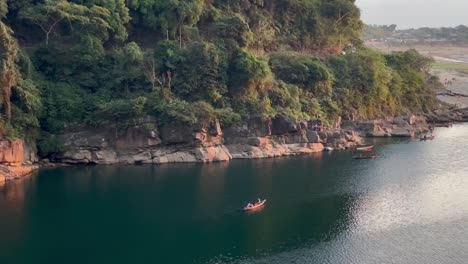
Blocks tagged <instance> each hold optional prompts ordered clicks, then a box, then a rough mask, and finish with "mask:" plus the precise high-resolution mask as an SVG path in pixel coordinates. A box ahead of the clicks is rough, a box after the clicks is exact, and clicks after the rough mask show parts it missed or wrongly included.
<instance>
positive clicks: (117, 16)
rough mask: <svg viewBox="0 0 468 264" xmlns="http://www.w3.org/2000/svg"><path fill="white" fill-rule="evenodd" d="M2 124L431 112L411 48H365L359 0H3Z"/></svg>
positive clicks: (36, 130)
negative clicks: (356, 0) (399, 50)
mask: <svg viewBox="0 0 468 264" xmlns="http://www.w3.org/2000/svg"><path fill="white" fill-rule="evenodd" d="M0 18H1V22H0V38H1V41H0V51H1V53H0V87H1V89H2V97H1V99H2V100H1V109H2V119H1V121H0V122H1V126H0V127H1V128H2V131H0V132H1V134H3V135H7V136H10V137H27V138H30V139H31V138H32V139H38V138H39V139H40V138H42V139H44V138H45V137H47V135H52V134H58V133H62V132H65V131H69V130H73V129H77V128H81V127H83V126H104V125H118V126H119V127H122V128H125V126H128V125H131V124H135V123H138V122H139V120H141V119H142V118H144V117H146V116H153V117H155V118H156V119H157V120H158V121H159V122H160V124H164V123H167V122H174V121H178V122H185V123H190V124H196V123H203V122H210V121H211V120H213V119H214V118H218V119H219V120H221V122H222V125H224V126H227V125H229V124H230V123H232V122H236V121H237V120H240V119H242V118H249V117H252V116H261V117H262V118H268V117H272V116H274V115H276V114H277V113H284V114H286V115H288V116H290V117H292V118H295V119H296V120H299V119H312V118H316V117H317V116H318V115H321V116H322V117H326V120H328V121H330V122H331V121H333V120H334V119H336V118H338V117H340V116H342V117H343V118H350V117H351V116H353V117H355V118H361V119H370V118H377V117H382V116H389V115H396V114H399V113H402V112H405V111H425V110H428V109H430V108H431V107H432V104H433V103H434V96H433V92H432V90H431V89H430V87H428V86H427V85H426V84H427V76H426V74H425V70H426V69H427V68H428V66H429V65H430V63H431V61H430V60H429V59H426V58H424V57H422V56H420V55H419V54H418V53H417V52H415V51H407V52H402V53H394V54H390V55H384V54H380V53H377V52H376V51H372V50H368V49H366V48H364V47H363V46H362V43H361V40H360V36H361V31H362V28H363V24H362V22H361V20H360V11H359V9H358V8H357V7H356V6H355V3H354V0H269V1H265V0H0Z"/></svg>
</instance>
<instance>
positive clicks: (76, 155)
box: [0, 109, 468, 182]
mask: <svg viewBox="0 0 468 264" xmlns="http://www.w3.org/2000/svg"><path fill="white" fill-rule="evenodd" d="M466 120H468V109H465V110H463V109H462V110H460V109H458V110H453V111H452V110H451V111H450V112H448V111H447V109H446V110H445V111H442V112H434V113H430V114H426V115H424V116H415V115H407V116H401V117H396V118H389V119H383V120H374V121H349V120H347V121H343V122H342V124H341V127H340V128H339V129H332V130H327V131H316V130H317V129H316V128H317V121H308V122H306V121H303V122H294V121H293V120H291V119H290V118H288V117H286V116H284V115H277V116H276V117H275V118H272V119H267V120H262V119H260V118H252V119H249V120H245V121H243V122H239V123H236V124H234V125H231V126H229V127H225V128H221V125H220V124H219V122H212V123H211V124H207V125H204V126H190V125H186V124H181V123H171V124H168V125H164V126H159V127H158V126H157V125H156V123H157V122H156V121H155V120H153V119H151V118H147V119H146V120H144V121H142V122H141V123H140V125H138V126H133V127H130V128H128V129H126V130H125V131H118V130H117V129H116V127H112V126H108V127H105V128H92V129H83V130H82V131H77V132H73V133H66V134H62V135H59V136H58V137H57V138H58V141H59V142H60V144H62V145H63V151H62V152H61V153H53V154H51V155H49V156H48V157H47V158H43V159H42V160H41V162H40V164H41V165H43V166H47V165H56V164H71V165H74V164H118V163H123V164H143V163H152V164H163V163H177V162H218V161H229V160H232V159H258V158H273V157H281V156H291V155H304V154H310V153H315V152H321V151H323V150H324V147H333V148H335V149H350V148H353V147H354V146H356V145H358V144H362V143H363V138H365V137H415V136H417V135H419V134H422V133H426V132H428V131H429V130H430V126H434V124H429V123H434V122H435V123H436V124H439V123H445V122H449V121H450V122H451V121H466ZM0 148H1V149H0V151H1V152H0V181H1V182H4V181H5V180H8V179H14V178H18V177H21V176H23V175H27V174H29V173H31V172H32V171H33V170H34V169H36V168H37V166H35V165H33V164H37V162H38V160H39V159H38V158H37V156H36V151H35V150H34V148H32V149H31V148H29V147H28V146H27V145H26V144H24V143H23V142H22V141H21V140H15V141H8V140H1V141H0Z"/></svg>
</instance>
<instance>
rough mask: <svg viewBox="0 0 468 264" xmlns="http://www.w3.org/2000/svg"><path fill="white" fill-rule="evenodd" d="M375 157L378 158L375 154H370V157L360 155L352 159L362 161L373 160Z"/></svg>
mask: <svg viewBox="0 0 468 264" xmlns="http://www.w3.org/2000/svg"><path fill="white" fill-rule="evenodd" d="M377 157H378V155H377V154H370V155H362V154H361V155H359V156H356V157H354V159H358V160H364V159H375V158H377Z"/></svg>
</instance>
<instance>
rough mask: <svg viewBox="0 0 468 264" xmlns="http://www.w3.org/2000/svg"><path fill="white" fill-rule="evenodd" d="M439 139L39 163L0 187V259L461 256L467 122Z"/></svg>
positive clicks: (440, 259)
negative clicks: (362, 149) (226, 159)
mask: <svg viewBox="0 0 468 264" xmlns="http://www.w3.org/2000/svg"><path fill="white" fill-rule="evenodd" d="M436 134H437V138H436V140H434V141H432V142H420V141H418V140H377V141H375V143H376V144H377V148H376V151H377V152H378V153H379V154H380V156H379V158H377V159H375V160H353V159H352V153H350V152H346V151H342V152H340V151H335V152H332V153H319V154H316V155H311V156H301V157H293V158H282V159H267V160H247V161H239V160H236V161H233V162H231V163H216V164H207V165H202V164H174V165H164V166H151V165H147V166H146V165H144V166H108V167H106V166H104V167H70V168H58V169H52V170H43V171H41V172H39V173H38V174H37V175H34V176H31V177H28V178H25V179H23V180H21V181H19V182H15V183H13V184H8V185H6V186H4V187H0V263H15V264H16V263H175V264H179V263H195V264H198V263H265V264H266V263H320V264H322V263H356V264H363V263H421V264H422V263H424V264H426V263H468V246H467V245H468V162H467V160H466V159H467V158H468V126H467V125H457V126H454V127H453V128H451V129H448V128H443V129H439V130H437V131H436ZM257 197H264V198H266V199H268V202H267V204H266V206H265V208H264V209H263V210H262V211H259V212H257V213H253V214H247V213H244V212H241V211H240V210H239V208H240V207H241V206H243V205H244V203H245V202H246V201H249V200H254V199H256V198H257Z"/></svg>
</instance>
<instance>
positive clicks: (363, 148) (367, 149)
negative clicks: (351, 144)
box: [356, 145, 374, 151]
mask: <svg viewBox="0 0 468 264" xmlns="http://www.w3.org/2000/svg"><path fill="white" fill-rule="evenodd" d="M372 149H374V146H373V145H370V146H358V147H357V148H356V151H372Z"/></svg>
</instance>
